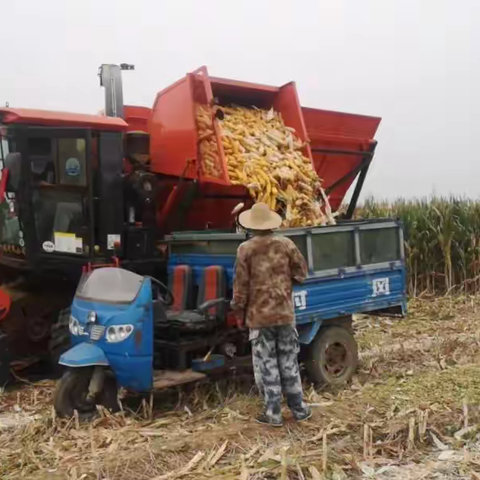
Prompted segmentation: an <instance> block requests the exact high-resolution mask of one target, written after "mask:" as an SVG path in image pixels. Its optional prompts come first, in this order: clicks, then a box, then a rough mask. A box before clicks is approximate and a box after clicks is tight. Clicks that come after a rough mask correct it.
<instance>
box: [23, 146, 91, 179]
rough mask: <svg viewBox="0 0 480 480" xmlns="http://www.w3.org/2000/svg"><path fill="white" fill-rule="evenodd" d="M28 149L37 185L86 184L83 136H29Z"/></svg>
mask: <svg viewBox="0 0 480 480" xmlns="http://www.w3.org/2000/svg"><path fill="white" fill-rule="evenodd" d="M28 151H29V157H30V164H31V170H32V179H33V183H34V184H36V185H40V186H41V185H46V184H48V185H65V186H80V187H85V186H86V185H87V174H86V142H85V139H84V138H41V137H40V138H37V137H33V138H30V139H29V141H28Z"/></svg>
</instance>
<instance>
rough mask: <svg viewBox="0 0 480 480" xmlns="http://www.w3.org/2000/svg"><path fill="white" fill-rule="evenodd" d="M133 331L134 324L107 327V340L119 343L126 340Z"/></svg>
mask: <svg viewBox="0 0 480 480" xmlns="http://www.w3.org/2000/svg"><path fill="white" fill-rule="evenodd" d="M132 332H133V325H112V326H111V327H108V329H107V335H106V338H107V342H109V343H118V342H121V341H123V340H125V339H126V338H127V337H128V336H129V335H130V334H131V333H132Z"/></svg>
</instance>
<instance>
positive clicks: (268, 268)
mask: <svg viewBox="0 0 480 480" xmlns="http://www.w3.org/2000/svg"><path fill="white" fill-rule="evenodd" d="M306 276H307V264H306V263H305V259H304V258H303V256H302V254H301V253H300V251H299V250H298V248H297V247H296V246H295V244H294V243H293V242H292V241H291V240H290V239H289V238H286V237H282V236H279V235H273V234H269V235H259V236H256V237H253V238H252V239H250V240H248V241H247V242H244V243H242V244H241V245H240V246H239V247H238V251H237V263H236V265H235V278H234V282H233V300H232V303H231V306H232V310H233V312H234V313H235V316H236V317H237V318H238V319H240V320H241V319H245V321H246V324H247V326H248V327H250V328H263V327H271V326H276V325H285V324H291V323H294V322H295V313H294V307H293V299H292V290H293V282H298V283H301V282H303V281H304V280H305V278H306Z"/></svg>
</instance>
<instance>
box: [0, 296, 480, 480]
mask: <svg viewBox="0 0 480 480" xmlns="http://www.w3.org/2000/svg"><path fill="white" fill-rule="evenodd" d="M479 307H480V301H479V300H477V299H475V298H471V297H458V298H456V297H450V298H443V299H438V300H432V299H430V300H428V299H422V300H414V301H413V302H412V303H411V305H410V311H411V313H410V315H409V317H408V318H407V319H405V320H395V321H394V322H393V323H390V324H388V323H385V320H380V319H376V318H372V317H361V318H358V319H357V320H356V322H355V328H356V335H357V339H358V342H359V345H360V351H361V363H360V368H359V371H358V374H357V375H356V377H355V378H354V381H353V382H352V384H351V385H350V386H349V387H347V388H345V389H342V390H340V391H332V390H318V389H315V388H313V387H312V386H310V385H306V387H305V392H306V396H307V398H308V401H309V402H310V403H311V404H312V405H313V408H314V417H313V419H312V420H311V421H309V422H307V423H304V424H303V423H302V424H296V423H294V422H293V421H291V419H290V417H289V413H288V412H287V411H286V412H285V418H286V425H285V427H284V428H281V429H271V428H268V427H264V426H261V425H257V424H256V423H254V422H253V420H252V417H253V416H254V415H255V414H256V413H257V412H258V411H259V410H260V408H261V404H260V401H259V399H258V397H257V396H256V394H255V392H254V390H253V389H252V379H251V376H245V377H238V378H236V379H229V380H224V381H221V382H218V383H214V384H205V385H198V386H196V387H190V388H183V389H179V390H176V391H168V392H165V393H163V394H160V395H158V396H156V397H155V402H154V409H153V411H151V410H150V409H149V408H148V405H147V404H146V403H144V404H142V403H141V402H140V400H139V399H134V400H133V401H130V402H128V403H127V402H125V401H124V403H123V405H124V411H123V412H120V413H118V414H115V415H111V414H109V413H108V412H105V411H103V410H101V411H100V413H99V416H98V418H97V419H95V420H94V421H93V422H89V423H82V422H79V421H77V420H76V419H75V418H72V419H70V420H68V421H67V420H60V419H58V418H56V417H55V415H54V414H53V412H52V408H51V395H52V391H53V383H52V382H49V381H44V382H40V383H38V384H35V385H30V384H25V385H23V386H22V387H21V388H18V386H17V387H16V388H14V389H12V390H6V391H5V392H3V394H2V395H1V396H0V478H2V479H5V480H11V479H18V478H29V479H33V480H34V479H42V480H43V479H47V478H48V479H71V480H73V479H75V480H79V479H82V480H89V479H99V478H100V479H107V478H108V479H110V480H124V479H125V480H126V479H132V478H135V479H136V480H147V479H148V480H152V479H167V478H184V479H187V480H188V479H194V478H195V479H198V478H219V479H238V478H240V479H251V480H254V479H263V478H265V479H266V478H272V479H273V478H281V479H286V478H289V479H302V478H305V479H315V480H316V479H318V478H324V479H331V480H333V479H335V480H342V479H347V478H378V479H379V480H380V479H383V478H389V479H390V478H406V477H405V476H403V477H402V476H401V474H402V472H404V471H407V470H408V471H410V470H412V471H413V470H415V469H418V468H420V467H421V468H427V467H428V468H430V469H431V474H432V475H434V474H438V475H440V474H442V475H443V474H444V473H445V471H447V473H448V475H450V477H448V476H445V477H442V476H439V477H435V478H476V477H473V476H472V475H473V473H472V472H477V473H478V472H480V468H479V465H480V454H479V451H478V449H477V448H476V437H475V436H476V430H475V425H476V424H477V423H478V421H479V420H480V410H479V407H478V405H479V404H480V402H479V399H480V379H479V375H478V373H479V372H478V367H477V365H478V363H479V360H480V352H478V350H479V349H478V342H479V334H478V333H477V325H478V321H479V320H480V318H479V317H480V314H479V312H480V310H479ZM147 403H148V402H147ZM12 416H13V417H15V419H16V423H17V424H16V425H15V426H9V427H8V428H3V429H2V427H1V425H2V419H3V422H4V423H5V419H6V418H12ZM25 419H28V421H26V420H25ZM22 421H23V422H24V423H23V424H22V423H21V422H22ZM465 425H467V426H469V427H473V428H471V429H470V430H468V435H465V436H464V437H463V436H460V437H458V435H457V437H458V438H456V437H455V433H456V432H458V431H459V430H461V429H462V428H464V427H465ZM432 434H433V435H435V438H436V439H437V440H438V441H439V442H441V444H442V445H445V446H446V448H448V449H451V450H453V451H454V452H456V453H455V454H457V453H458V454H459V455H461V460H460V461H457V462H450V463H449V462H438V461H437V458H438V455H439V454H440V453H441V451H440V450H438V447H437V446H436V445H435V443H434V441H433V440H432V438H433V437H432ZM463 449H465V450H463ZM464 451H465V452H467V453H468V455H467V453H464ZM437 463H438V464H439V465H440V464H441V465H440V466H439V465H437ZM420 464H422V465H420ZM382 469H387V470H385V473H384V474H382V473H381V472H382V471H383V470H382ZM395 469H401V470H398V471H397V470H395ZM405 469H407V470H405ZM415 471H416V470H415ZM372 472H373V473H374V474H375V477H372V475H373V474H372ZM375 472H376V473H375ZM442 472H443V473H442ZM417 473H418V472H417ZM396 474H398V475H400V476H397V477H396V476H395V475H396ZM368 475H370V477H368ZM384 475H388V476H384ZM464 475H465V476H464ZM412 478H419V477H415V476H413V477H412ZM423 478H434V477H433V476H432V477H429V476H424V477H423Z"/></svg>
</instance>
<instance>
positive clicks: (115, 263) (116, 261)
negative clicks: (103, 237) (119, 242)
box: [82, 257, 120, 273]
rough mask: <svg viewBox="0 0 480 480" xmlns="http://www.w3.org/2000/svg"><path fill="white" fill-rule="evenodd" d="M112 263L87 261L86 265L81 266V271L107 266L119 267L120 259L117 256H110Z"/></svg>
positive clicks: (86, 271)
mask: <svg viewBox="0 0 480 480" xmlns="http://www.w3.org/2000/svg"><path fill="white" fill-rule="evenodd" d="M112 260H113V263H91V262H88V263H87V264H86V265H84V266H83V267H82V273H89V272H91V271H93V270H96V269H97V268H107V267H115V268H120V260H119V259H118V257H112Z"/></svg>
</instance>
